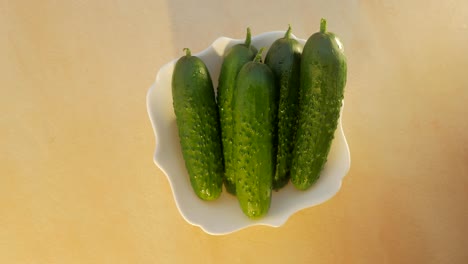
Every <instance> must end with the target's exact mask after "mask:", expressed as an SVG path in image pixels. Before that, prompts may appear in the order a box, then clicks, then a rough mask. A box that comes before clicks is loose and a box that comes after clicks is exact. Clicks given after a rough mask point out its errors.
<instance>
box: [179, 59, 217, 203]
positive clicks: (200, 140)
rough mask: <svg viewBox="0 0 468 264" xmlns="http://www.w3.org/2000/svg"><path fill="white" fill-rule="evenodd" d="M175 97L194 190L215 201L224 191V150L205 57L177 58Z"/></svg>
mask: <svg viewBox="0 0 468 264" xmlns="http://www.w3.org/2000/svg"><path fill="white" fill-rule="evenodd" d="M172 98H173V106H174V112H175V115H176V120H177V127H178V130H179V138H180V143H181V147H182V154H183V157H184V160H185V166H186V168H187V171H188V174H189V175H190V182H191V185H192V187H193V190H194V191H195V193H196V195H197V196H198V197H199V198H201V199H203V200H214V199H216V198H218V197H219V195H220V194H221V191H222V184H223V180H222V177H223V170H224V168H223V153H222V146H221V138H220V124H219V116H218V108H217V105H216V101H215V95H214V90H213V84H212V81H211V77H210V74H209V72H208V69H207V68H206V65H205V64H204V63H203V61H202V60H201V59H199V58H198V57H196V56H183V57H182V58H180V59H179V60H178V61H177V63H176V65H175V69H174V73H173V76H172Z"/></svg>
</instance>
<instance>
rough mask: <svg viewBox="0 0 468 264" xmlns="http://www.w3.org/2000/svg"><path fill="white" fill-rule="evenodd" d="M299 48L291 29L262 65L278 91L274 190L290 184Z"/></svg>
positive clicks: (298, 73) (268, 54) (296, 108)
mask: <svg viewBox="0 0 468 264" xmlns="http://www.w3.org/2000/svg"><path fill="white" fill-rule="evenodd" d="M301 53H302V45H301V44H300V43H299V42H298V41H297V40H295V39H292V38H291V26H289V28H288V31H286V34H285V36H284V37H283V38H280V39H277V40H276V41H275V42H273V44H272V45H271V47H270V49H269V50H268V53H267V55H266V58H265V64H266V65H268V66H269V67H270V69H271V70H272V71H273V73H274V75H275V79H276V86H277V90H278V91H279V107H278V134H277V142H278V143H277V157H276V172H275V176H274V177H273V189H275V190H278V189H280V188H282V187H283V186H285V185H286V184H287V183H288V181H289V171H290V169H291V162H292V152H293V149H294V137H295V134H296V126H297V115H298V111H299V86H300V66H301Z"/></svg>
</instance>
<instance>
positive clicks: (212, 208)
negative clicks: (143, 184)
mask: <svg viewBox="0 0 468 264" xmlns="http://www.w3.org/2000/svg"><path fill="white" fill-rule="evenodd" d="M284 33H285V32H284V31H274V32H267V33H264V34H260V35H258V36H255V37H253V38H252V44H253V45H254V46H255V47H257V48H260V47H266V49H268V48H269V47H270V45H271V44H272V43H273V41H275V40H276V39H278V38H281V37H283V36H284ZM292 37H293V38H296V37H295V36H292ZM296 39H297V38H296ZM298 41H300V43H301V44H302V45H304V43H305V40H303V39H298ZM242 42H244V40H243V39H242V40H239V39H230V38H226V37H221V38H218V39H217V40H215V42H213V44H212V45H211V46H209V47H208V48H207V49H205V50H204V51H202V52H200V53H198V54H194V55H195V56H198V57H200V58H201V59H202V60H203V61H204V62H205V63H206V65H207V67H208V69H209V71H210V74H211V77H212V79H213V83H214V87H215V89H216V87H217V83H218V76H219V71H220V68H221V63H222V60H223V54H224V52H225V51H226V50H227V49H228V48H229V47H231V46H232V45H234V44H237V43H242ZM266 53H267V50H265V51H264V56H265V54H266ZM182 55H183V53H182V51H181V56H182ZM177 59H178V58H177ZM177 59H175V60H173V61H171V62H169V63H168V64H166V65H164V66H163V67H162V68H161V69H160V70H159V72H158V74H157V76H156V81H155V83H154V84H153V85H152V86H151V88H150V89H149V91H148V94H147V98H146V99H147V100H146V101H147V108H148V114H149V117H150V119H151V123H152V125H153V129H154V134H155V137H156V152H155V154H154V162H155V164H156V165H157V166H158V167H159V168H160V169H161V170H162V171H163V172H164V174H166V176H167V179H168V180H169V183H170V185H171V188H172V191H173V194H174V199H175V202H176V205H177V208H178V209H179V211H180V213H181V215H182V216H183V217H184V219H185V220H186V221H187V222H188V223H190V224H192V225H195V226H199V227H200V228H202V229H203V230H204V231H205V232H207V233H209V234H212V235H222V234H228V233H231V232H234V231H237V230H240V229H243V228H246V227H249V226H254V225H267V226H272V227H279V226H281V225H282V224H284V223H285V222H286V220H287V219H288V218H289V217H290V216H291V215H292V214H294V213H295V212H297V211H299V210H301V209H304V208H308V207H311V206H314V205H318V204H320V203H323V202H325V201H327V200H328V199H330V198H332V197H333V196H334V195H335V194H336V193H337V192H338V190H339V189H340V187H341V180H342V179H343V177H344V176H345V175H346V173H347V172H348V170H349V167H350V154H349V149H348V144H347V143H346V138H345V136H344V133H343V128H342V125H341V118H340V121H339V125H338V128H337V130H336V132H335V139H334V140H333V143H332V147H331V150H330V154H329V156H328V162H327V164H326V165H325V168H324V170H323V171H322V174H321V177H320V179H319V180H318V181H317V182H316V184H315V185H313V186H312V187H311V188H310V189H308V190H307V191H298V190H296V189H294V186H293V185H292V184H291V183H289V184H288V185H287V186H286V187H285V188H283V189H281V190H280V191H278V192H273V197H272V202H271V208H270V211H269V212H268V214H267V215H266V216H265V217H264V218H262V219H259V220H251V219H249V218H247V217H246V216H245V215H244V214H243V213H242V211H241V209H240V206H239V204H238V202H237V199H236V197H234V196H232V195H230V194H228V193H227V192H226V191H225V190H223V193H222V194H221V196H220V198H219V199H217V200H215V201H210V202H206V201H202V200H200V199H199V198H198V197H197V196H196V195H195V193H194V192H193V190H192V187H191V185H190V181H189V176H188V174H187V171H186V169H185V164H184V160H183V158H182V153H181V148H180V143H179V136H178V132H177V127H176V120H175V115H174V111H173V108H172V93H171V80H172V72H173V70H174V65H175V62H176V61H177Z"/></svg>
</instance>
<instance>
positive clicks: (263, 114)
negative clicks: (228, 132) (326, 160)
mask: <svg viewBox="0 0 468 264" xmlns="http://www.w3.org/2000/svg"><path fill="white" fill-rule="evenodd" d="M262 51H263V48H262V49H261V50H260V52H259V53H258V54H257V56H256V57H255V60H254V61H252V62H248V63H246V64H245V65H244V66H243V67H242V69H241V70H240V72H239V75H238V77H237V82H236V88H235V95H234V103H233V119H234V129H233V132H234V138H233V148H232V158H233V167H234V169H235V170H236V171H237V174H236V191H237V198H238V200H239V204H240V206H241V208H242V211H243V212H244V214H245V215H247V216H248V217H250V218H253V219H256V218H260V217H262V216H264V215H265V214H266V213H267V212H268V209H269V208H270V202H271V190H272V179H273V175H274V173H275V159H276V155H275V147H274V143H275V142H274V138H275V131H276V115H277V108H278V107H277V94H276V93H277V91H276V88H275V79H274V75H273V72H272V71H271V70H270V68H269V67H268V66H267V65H265V64H263V63H262V62H261V56H262V54H261V53H262Z"/></svg>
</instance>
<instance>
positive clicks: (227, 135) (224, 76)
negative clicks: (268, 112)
mask: <svg viewBox="0 0 468 264" xmlns="http://www.w3.org/2000/svg"><path fill="white" fill-rule="evenodd" d="M256 53H257V49H256V48H255V47H254V46H253V45H251V33H250V28H247V36H246V38H245V43H242V44H237V45H234V46H232V48H231V49H230V50H229V51H228V52H227V53H226V54H225V55H224V59H223V64H222V65H221V71H220V75H219V81H218V106H219V116H220V120H221V135H222V136H221V138H222V142H223V156H224V167H225V172H224V185H225V186H226V190H227V191H228V192H229V193H231V194H234V195H235V194H236V182H235V176H236V171H234V170H233V169H232V166H231V165H232V159H231V156H232V140H233V132H232V127H233V124H232V98H233V96H234V89H235V83H236V77H237V74H238V73H239V71H240V69H241V68H242V66H244V64H246V63H247V62H249V61H252V60H253V58H254V57H255V54H256Z"/></svg>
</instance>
